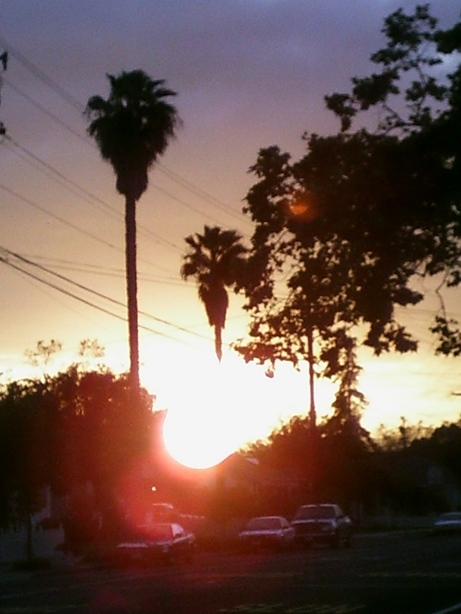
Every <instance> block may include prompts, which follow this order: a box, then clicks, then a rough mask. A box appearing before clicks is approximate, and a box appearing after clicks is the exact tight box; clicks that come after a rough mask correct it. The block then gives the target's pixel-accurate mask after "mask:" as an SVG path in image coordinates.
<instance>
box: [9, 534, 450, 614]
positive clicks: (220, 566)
mask: <svg viewBox="0 0 461 614" xmlns="http://www.w3.org/2000/svg"><path fill="white" fill-rule="evenodd" d="M1 576H2V577H1V578H0V614H26V613H27V614H52V613H53V614H56V613H72V614H80V613H82V614H83V613H85V614H88V613H90V614H106V613H107V614H109V613H110V614H125V613H140V614H186V613H187V614H218V613H219V614H237V613H239V614H242V613H246V614H352V613H358V614H454V613H455V612H461V536H456V537H429V536H428V535H427V534H424V533H422V532H417V531H414V532H395V533H385V534H384V533H383V534H374V535H358V536H356V538H355V541H354V545H353V547H352V548H347V549H346V548H342V549H340V550H331V549H329V548H323V547H316V548H312V549H307V550H299V551H294V552H289V553H284V554H279V555H276V554H274V555H271V554H264V553H260V554H251V555H243V554H235V553H234V554H222V553H199V554H197V556H196V559H195V561H194V562H193V564H192V565H182V564H181V565H177V566H173V567H166V568H156V569H118V568H115V567H100V568H88V567H86V568H75V569H72V570H70V569H69V570H66V571H42V572H34V573H31V572H29V573H25V572H23V573H20V574H19V573H14V574H12V573H10V575H8V572H7V571H3V572H2V573H1Z"/></svg>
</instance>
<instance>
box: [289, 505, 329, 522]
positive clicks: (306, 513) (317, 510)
mask: <svg viewBox="0 0 461 614" xmlns="http://www.w3.org/2000/svg"><path fill="white" fill-rule="evenodd" d="M316 518H335V508H334V507H333V506H332V505H307V506H305V507H302V508H301V509H300V510H299V511H298V513H297V514H296V518H295V519H296V520H310V519H316Z"/></svg>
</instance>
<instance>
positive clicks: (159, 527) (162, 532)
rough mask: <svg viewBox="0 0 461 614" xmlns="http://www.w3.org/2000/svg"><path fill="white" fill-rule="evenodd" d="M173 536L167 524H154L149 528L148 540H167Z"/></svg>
mask: <svg viewBox="0 0 461 614" xmlns="http://www.w3.org/2000/svg"><path fill="white" fill-rule="evenodd" d="M172 536H173V530H172V528H171V525H169V524H155V525H153V526H152V527H151V528H149V538H150V539H155V540H157V539H158V540H167V539H171V538H172Z"/></svg>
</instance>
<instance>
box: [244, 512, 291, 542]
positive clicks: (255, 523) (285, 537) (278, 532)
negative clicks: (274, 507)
mask: <svg viewBox="0 0 461 614" xmlns="http://www.w3.org/2000/svg"><path fill="white" fill-rule="evenodd" d="M294 537H295V530H294V529H293V527H292V526H291V525H290V523H289V522H288V520H287V519H286V518H284V517H283V516H257V517H256V518H252V519H251V520H250V521H249V522H248V523H247V525H246V527H245V529H244V530H243V531H240V533H239V542H240V545H241V546H242V548H244V549H245V550H257V549H260V548H270V549H274V550H282V549H284V548H288V547H290V546H291V545H292V544H293V540H294Z"/></svg>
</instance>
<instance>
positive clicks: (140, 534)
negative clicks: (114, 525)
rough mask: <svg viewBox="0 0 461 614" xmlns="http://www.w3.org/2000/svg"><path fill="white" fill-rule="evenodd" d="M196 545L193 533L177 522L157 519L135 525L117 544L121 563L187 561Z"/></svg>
mask: <svg viewBox="0 0 461 614" xmlns="http://www.w3.org/2000/svg"><path fill="white" fill-rule="evenodd" d="M195 547H196V540H195V535H194V534H193V533H191V532H189V531H187V530H186V529H184V528H183V527H182V526H181V525H179V524H178V523H176V522H160V523H154V524H152V525H144V526H141V527H138V528H137V529H136V531H134V532H132V534H131V535H129V536H127V539H126V540H124V541H123V542H121V543H119V544H118V545H117V558H118V561H119V562H120V563H127V562H131V563H140V564H151V563H155V562H163V563H168V564H171V563H173V562H177V561H179V560H184V561H186V562H190V561H191V560H192V556H193V553H194V551H195Z"/></svg>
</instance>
